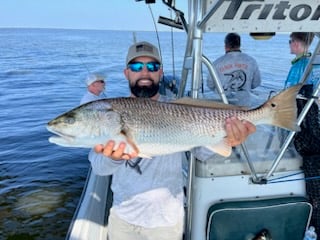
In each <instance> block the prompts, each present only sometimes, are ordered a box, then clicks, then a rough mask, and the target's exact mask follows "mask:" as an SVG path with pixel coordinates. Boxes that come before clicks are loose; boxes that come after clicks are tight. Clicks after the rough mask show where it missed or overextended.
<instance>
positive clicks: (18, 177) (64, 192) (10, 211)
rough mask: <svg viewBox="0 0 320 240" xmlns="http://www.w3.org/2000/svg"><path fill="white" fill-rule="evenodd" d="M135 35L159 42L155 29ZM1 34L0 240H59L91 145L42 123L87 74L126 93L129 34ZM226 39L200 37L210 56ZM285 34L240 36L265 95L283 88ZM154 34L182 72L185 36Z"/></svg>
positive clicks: (172, 69)
mask: <svg viewBox="0 0 320 240" xmlns="http://www.w3.org/2000/svg"><path fill="white" fill-rule="evenodd" d="M135 36H136V38H137V40H138V41H139V40H147V41H151V42H153V43H154V44H158V43H157V35H156V33H155V32H136V33H135ZM172 36H173V38H172ZM0 38H1V41H0V86H1V92H0V100H1V101H0V105H1V111H0V119H1V120H0V142H1V144H0V240H2V239H64V238H65V235H66V233H67V230H68V227H69V224H70V221H71V219H72V216H73V213H74V211H75V208H76V206H77V204H78V201H79V198H80V195H81V191H82V187H83V186H84V183H85V179H86V175H87V171H88V169H89V167H90V165H89V162H88V160H87V153H88V149H80V148H63V147H60V146H56V145H54V144H51V143H49V142H48V137H49V136H50V135H51V134H50V133H49V132H48V131H47V130H46V128H45V125H46V123H47V122H48V121H49V120H51V119H52V118H54V117H56V116H57V115H59V114H61V113H63V112H65V111H67V110H69V109H71V108H73V107H75V106H77V105H78V103H79V101H80V98H81V97H82V95H83V94H84V92H85V85H84V81H83V80H84V79H85V77H86V76H87V74H88V73H89V72H100V73H102V74H105V75H106V76H107V86H106V91H105V93H106V95H107V96H108V97H118V96H127V95H128V88H127V80H125V79H124V77H123V68H124V62H125V57H126V51H127V48H128V46H129V45H130V44H131V43H132V42H133V32H130V31H93V30H92V31H89V30H87V31H86V30H57V29H0ZM223 38H224V34H222V33H221V34H212V33H210V34H207V35H205V37H204V51H205V55H206V56H207V57H209V58H210V59H212V60H213V59H214V58H216V57H218V56H220V55H222V54H223V51H224V50H223ZM288 39H289V37H288V34H282V35H277V36H275V37H274V38H272V39H271V40H268V41H255V40H253V39H252V38H250V37H249V36H247V35H243V38H242V45H243V47H242V50H243V51H244V52H247V53H248V54H251V55H252V56H254V57H255V58H256V59H257V61H258V64H259V66H260V70H261V73H262V78H263V83H262V86H261V87H259V88H258V89H257V90H256V94H257V95H259V96H261V97H260V99H262V100H264V99H265V98H266V96H267V95H268V93H269V91H271V90H279V89H281V88H282V86H283V83H284V81H285V77H286V74H287V72H288V70H289V67H290V60H291V59H292V58H293V56H292V55H290V53H289V46H288ZM159 40H160V49H161V54H162V58H163V61H164V65H165V67H164V71H165V74H171V75H172V74H173V73H175V74H176V76H178V77H179V76H180V74H181V66H182V63H183V56H184V52H185V40H186V34H185V33H184V32H178V33H176V32H175V33H173V34H172V33H171V32H161V33H159ZM173 50H174V51H173ZM204 77H205V76H204ZM204 89H205V91H207V90H206V88H205V87H204Z"/></svg>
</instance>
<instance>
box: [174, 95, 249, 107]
mask: <svg viewBox="0 0 320 240" xmlns="http://www.w3.org/2000/svg"><path fill="white" fill-rule="evenodd" d="M173 103H176V104H183V105H189V106H194V107H206V108H213V109H234V110H248V108H247V107H244V106H236V105H232V104H225V103H222V102H217V101H209V100H205V99H195V98H190V97H183V98H179V99H177V100H174V101H173Z"/></svg>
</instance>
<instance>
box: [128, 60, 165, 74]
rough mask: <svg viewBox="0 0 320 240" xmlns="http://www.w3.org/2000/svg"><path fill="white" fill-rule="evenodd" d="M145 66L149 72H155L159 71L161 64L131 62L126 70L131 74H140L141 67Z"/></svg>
mask: <svg viewBox="0 0 320 240" xmlns="http://www.w3.org/2000/svg"><path fill="white" fill-rule="evenodd" d="M144 66H146V67H147V70H148V71H149V72H157V71H159V69H160V66H161V64H160V63H158V62H147V63H144V62H131V63H129V64H128V68H130V70H131V71H132V72H141V71H142V69H143V67H144Z"/></svg>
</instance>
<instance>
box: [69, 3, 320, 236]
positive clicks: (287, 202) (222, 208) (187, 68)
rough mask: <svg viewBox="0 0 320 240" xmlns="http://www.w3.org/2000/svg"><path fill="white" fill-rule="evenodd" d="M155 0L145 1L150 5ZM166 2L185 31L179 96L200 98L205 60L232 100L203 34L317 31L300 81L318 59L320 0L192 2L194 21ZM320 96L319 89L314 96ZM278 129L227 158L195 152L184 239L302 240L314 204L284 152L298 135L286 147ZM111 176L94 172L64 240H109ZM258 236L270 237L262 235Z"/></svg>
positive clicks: (296, 159)
mask: <svg viewBox="0 0 320 240" xmlns="http://www.w3.org/2000/svg"><path fill="white" fill-rule="evenodd" d="M152 2H153V1H150V0H145V3H146V4H150V3H152ZM163 3H164V4H166V5H167V6H168V7H170V8H171V9H172V10H173V11H174V12H175V14H176V16H177V17H176V18H175V19H167V18H163V17H161V18H159V22H162V23H164V24H166V25H169V26H173V27H178V28H182V29H184V30H185V31H186V34H187V43H186V50H185V56H184V63H183V69H182V75H181V80H180V81H181V82H180V84H179V91H178V97H183V96H184V94H185V92H186V86H190V90H189V93H190V96H191V97H193V98H199V87H198V86H199V81H200V79H201V74H202V72H201V71H202V65H205V66H206V67H207V69H208V72H209V73H210V75H211V76H212V77H213V79H216V86H217V89H218V92H219V94H220V97H221V100H222V101H223V102H225V103H228V99H227V98H226V96H225V94H224V92H223V88H222V86H221V83H220V81H219V79H218V76H217V74H216V71H215V69H214V67H213V66H212V64H211V63H210V61H209V60H208V58H207V57H206V56H205V55H204V53H203V50H202V49H203V37H204V35H205V34H206V33H208V32H211V33H212V32H213V33H214V32H239V33H243V34H244V33H247V34H250V35H251V36H253V37H254V38H257V39H265V38H270V37H272V36H273V35H274V34H277V33H279V32H294V31H300V32H301V31H303V32H315V33H316V36H317V37H316V40H318V42H317V44H316V47H315V50H314V53H313V54H312V57H311V59H310V62H309V65H308V66H307V67H306V69H305V73H304V75H303V76H302V79H301V82H304V80H305V79H306V78H307V77H308V75H309V74H310V72H311V70H312V69H313V68H316V67H318V65H319V63H320V61H319V55H317V53H319V52H320V51H319V49H320V41H319V33H318V32H317V31H319V27H318V26H319V18H320V1H319V0H316V1H308V2H307V3H306V2H305V1H303V0H288V1H282V0H250V1H246V0H243V1H230V0H189V2H188V7H189V15H188V20H186V19H185V18H184V13H183V12H181V11H180V10H178V8H176V7H175V6H174V1H171V0H163ZM137 4H143V3H137ZM188 81H189V82H188ZM187 83H188V84H187ZM318 93H319V86H316V88H315V90H314V93H313V96H317V95H318ZM314 101H315V98H311V99H309V100H308V103H307V104H306V107H305V108H304V109H303V111H302V112H301V114H300V115H299V117H298V124H300V123H301V122H302V120H303V119H304V117H305V115H306V113H307V112H308V110H309V108H310V106H311V105H312V103H313V102H314ZM274 133H275V131H274V129H273V128H263V129H262V130H261V131H260V130H259V131H257V133H255V134H254V135H252V137H251V136H250V137H249V139H248V140H247V141H246V142H245V143H244V144H242V145H241V146H240V147H237V148H236V149H235V150H234V152H233V154H232V155H231V156H230V157H228V158H222V157H215V158H214V159H211V160H209V161H207V162H205V163H203V162H199V161H197V160H196V159H195V158H194V157H193V156H192V155H191V156H190V159H189V167H188V174H187V175H188V185H187V186H186V189H187V194H186V203H185V211H186V221H185V232H184V239H186V240H228V239H233V240H235V239H236V240H237V239H271V238H272V239H276V240H280V239H281V240H286V239H288V240H289V239H290V240H295V239H296V240H301V239H303V236H304V233H305V231H306V229H307V228H308V227H309V225H310V219H311V216H312V212H313V210H314V207H313V206H312V204H311V203H310V202H309V201H308V195H307V191H306V181H305V174H304V172H303V171H302V170H301V166H302V158H301V156H300V155H299V154H287V151H286V150H287V149H288V148H289V146H290V143H291V141H292V139H293V138H294V136H295V132H290V133H289V135H288V137H287V139H286V140H285V142H284V143H283V144H282V145H281V144H279V141H278V137H276V136H275V134H274ZM111 180H112V179H111V177H102V176H97V175H95V174H94V173H93V172H92V171H89V173H88V177H87V182H86V185H85V187H84V189H83V194H82V196H81V199H80V201H79V205H78V208H77V210H76V212H75V215H74V218H73V221H72V223H71V225H70V228H69V232H68V234H67V237H66V239H70V240H80V239H81V240H84V239H86V240H87V239H94V240H97V239H107V231H108V213H109V209H110V207H111V204H112V192H111V190H110V183H111ZM259 234H262V235H263V234H264V235H267V236H265V238H257V236H258V235H259Z"/></svg>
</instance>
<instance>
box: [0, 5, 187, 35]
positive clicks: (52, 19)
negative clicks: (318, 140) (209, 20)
mask: <svg viewBox="0 0 320 240" xmlns="http://www.w3.org/2000/svg"><path fill="white" fill-rule="evenodd" d="M187 2H188V1H187V0H177V1H176V8H178V9H180V10H182V11H184V13H185V15H186V16H187ZM150 7H151V9H152V12H153V16H154V18H155V21H156V22H157V21H158V17H159V15H161V16H164V17H167V18H170V14H171V13H170V11H169V9H168V7H167V6H166V5H164V4H163V3H162V0H157V1H156V3H155V4H150ZM0 10H1V14H0V28H12V27H14V28H16V27H19V28H20V27H22V28H66V29H98V30H140V31H141V30H145V31H153V30H154V23H153V18H152V14H151V12H150V10H149V7H148V6H147V4H145V1H139V2H137V1H136V0H0ZM172 14H174V13H172ZM157 28H158V30H159V31H170V28H169V27H167V26H165V25H162V24H157Z"/></svg>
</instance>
